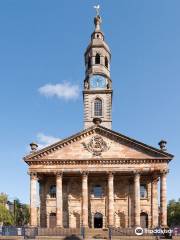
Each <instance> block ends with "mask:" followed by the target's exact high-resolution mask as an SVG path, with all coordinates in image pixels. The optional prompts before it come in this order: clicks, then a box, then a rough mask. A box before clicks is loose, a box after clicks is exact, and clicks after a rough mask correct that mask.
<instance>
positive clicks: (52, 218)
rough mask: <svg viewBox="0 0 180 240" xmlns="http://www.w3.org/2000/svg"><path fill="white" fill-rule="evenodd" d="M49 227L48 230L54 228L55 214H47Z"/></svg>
mask: <svg viewBox="0 0 180 240" xmlns="http://www.w3.org/2000/svg"><path fill="white" fill-rule="evenodd" d="M49 227H50V228H54V227H56V213H50V214H49Z"/></svg>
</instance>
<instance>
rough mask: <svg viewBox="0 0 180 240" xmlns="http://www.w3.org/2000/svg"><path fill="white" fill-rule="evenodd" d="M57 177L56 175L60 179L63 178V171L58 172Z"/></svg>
mask: <svg viewBox="0 0 180 240" xmlns="http://www.w3.org/2000/svg"><path fill="white" fill-rule="evenodd" d="M55 175H56V177H57V178H58V177H62V176H63V171H57V172H56V173H55Z"/></svg>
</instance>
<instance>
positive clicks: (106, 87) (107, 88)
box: [83, 15, 112, 129]
mask: <svg viewBox="0 0 180 240" xmlns="http://www.w3.org/2000/svg"><path fill="white" fill-rule="evenodd" d="M101 23H102V19H101V17H100V16H99V15H97V16H96V17H95V18H94V25H95V30H94V32H93V33H92V34H91V42H90V44H89V45H88V47H87V49H86V51H85V54H84V57H85V80H84V90H83V100H84V128H88V127H90V126H92V125H94V121H93V119H94V118H100V119H101V125H102V126H104V127H106V128H110V129H111V125H112V116H111V111H112V81H111V78H110V61H111V53H110V49H109V46H108V45H107V43H106V42H105V40H104V34H103V32H102V31H101Z"/></svg>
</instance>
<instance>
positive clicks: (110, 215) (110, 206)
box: [108, 173, 114, 226]
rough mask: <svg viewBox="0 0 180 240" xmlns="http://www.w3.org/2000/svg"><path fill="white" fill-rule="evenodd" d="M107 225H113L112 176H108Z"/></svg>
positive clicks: (110, 174)
mask: <svg viewBox="0 0 180 240" xmlns="http://www.w3.org/2000/svg"><path fill="white" fill-rule="evenodd" d="M108 224H109V226H113V225H114V175H113V173H109V175H108Z"/></svg>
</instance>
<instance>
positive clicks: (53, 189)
mask: <svg viewBox="0 0 180 240" xmlns="http://www.w3.org/2000/svg"><path fill="white" fill-rule="evenodd" d="M49 195H50V198H55V197H56V185H51V186H50V189H49Z"/></svg>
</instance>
